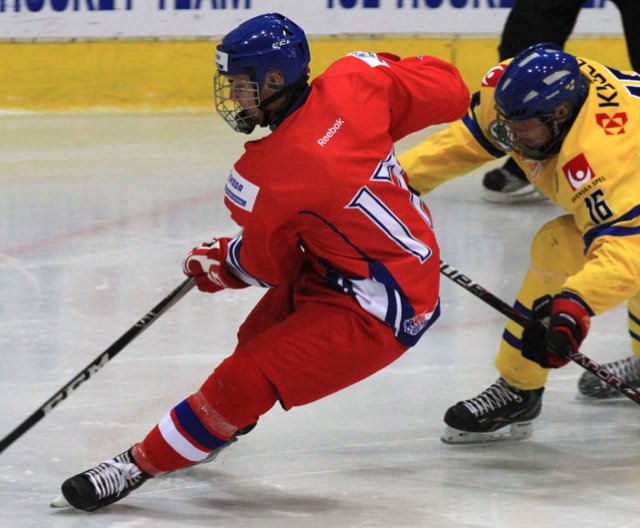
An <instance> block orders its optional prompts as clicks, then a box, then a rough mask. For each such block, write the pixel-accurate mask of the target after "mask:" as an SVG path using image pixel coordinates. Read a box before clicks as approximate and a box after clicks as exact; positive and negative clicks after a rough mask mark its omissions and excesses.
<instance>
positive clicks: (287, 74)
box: [216, 13, 311, 88]
mask: <svg viewBox="0 0 640 528" xmlns="http://www.w3.org/2000/svg"><path fill="white" fill-rule="evenodd" d="M310 59H311V56H310V54H309V44H308V43H307V37H306V36H305V34H304V31H303V30H302V28H301V27H300V26H298V25H297V24H295V23H294V22H292V21H291V20H289V19H288V18H286V17H285V16H283V15H281V14H279V13H268V14H265V15H259V16H257V17H254V18H251V19H249V20H247V21H246V22H244V23H242V24H240V25H239V26H238V27H237V28H236V29H234V30H233V31H231V32H230V33H228V34H227V35H226V36H225V37H224V38H223V39H222V43H221V44H220V45H219V46H218V47H217V49H216V67H217V68H218V71H219V72H220V73H221V74H223V75H236V74H238V73H246V74H248V75H249V78H250V79H251V80H252V81H254V82H257V83H258V87H259V88H262V87H263V86H264V84H265V77H266V74H267V73H268V72H270V71H273V70H278V71H279V72H281V73H282V75H283V77H284V86H287V85H289V84H291V83H294V82H296V81H298V80H299V79H301V78H304V79H305V80H306V79H307V78H308V76H309V61H310Z"/></svg>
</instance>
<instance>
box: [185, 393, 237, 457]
mask: <svg viewBox="0 0 640 528" xmlns="http://www.w3.org/2000/svg"><path fill="white" fill-rule="evenodd" d="M175 411H176V417H177V418H178V422H180V425H181V426H182V428H183V429H184V430H185V431H186V432H187V433H189V435H190V436H191V438H193V439H194V440H195V441H196V442H198V443H199V444H201V445H203V446H204V447H206V448H207V449H210V450H213V449H216V448H217V447H220V446H223V445H224V444H226V443H227V441H226V440H222V439H220V438H218V437H217V436H215V435H212V434H211V433H210V432H209V431H208V430H207V428H206V427H205V426H204V425H203V424H202V422H201V421H200V420H199V419H198V417H197V416H196V413H195V412H193V409H192V408H191V406H190V405H189V403H188V402H187V400H183V401H182V402H180V403H179V404H178V405H176V407H175Z"/></svg>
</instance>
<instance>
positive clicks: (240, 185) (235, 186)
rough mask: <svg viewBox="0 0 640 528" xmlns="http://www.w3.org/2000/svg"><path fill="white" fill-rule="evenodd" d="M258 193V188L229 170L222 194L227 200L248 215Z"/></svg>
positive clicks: (232, 170) (233, 170) (234, 171)
mask: <svg viewBox="0 0 640 528" xmlns="http://www.w3.org/2000/svg"><path fill="white" fill-rule="evenodd" d="M258 192H260V187H258V186H257V185H255V184H253V183H251V182H250V181H249V180H247V179H245V178H243V177H242V176H240V174H239V173H238V172H237V171H236V170H235V169H231V172H230V173H229V177H228V178H227V183H226V185H225V186H224V194H225V196H226V197H227V198H228V199H229V200H231V201H232V202H233V203H234V204H235V205H237V206H238V207H240V208H241V209H244V210H245V211H247V212H249V213H250V212H251V211H253V206H254V205H255V203H256V198H257V197H258Z"/></svg>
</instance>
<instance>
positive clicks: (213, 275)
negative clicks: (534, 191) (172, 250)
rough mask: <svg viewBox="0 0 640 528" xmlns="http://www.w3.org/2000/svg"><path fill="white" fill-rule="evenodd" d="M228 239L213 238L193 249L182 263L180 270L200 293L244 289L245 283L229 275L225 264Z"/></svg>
mask: <svg viewBox="0 0 640 528" xmlns="http://www.w3.org/2000/svg"><path fill="white" fill-rule="evenodd" d="M229 240H230V239H229V238H214V239H213V240H212V241H211V242H204V243H203V244H202V245H201V246H200V247H196V248H193V249H192V250H191V251H190V252H189V253H188V254H187V256H186V257H185V258H184V261H183V262H182V270H183V271H184V274H185V275H187V276H189V277H194V278H195V280H196V286H197V287H198V289H199V290H200V291H204V292H209V293H215V292H217V291H220V290H223V289H225V288H244V287H246V286H248V284H246V283H245V282H243V281H241V280H240V279H238V278H237V277H235V276H234V275H232V274H231V272H230V271H229V270H228V268H227V265H226V264H225V261H226V258H227V253H228V252H229Z"/></svg>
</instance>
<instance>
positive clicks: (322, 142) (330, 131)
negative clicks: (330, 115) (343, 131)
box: [316, 117, 344, 147]
mask: <svg viewBox="0 0 640 528" xmlns="http://www.w3.org/2000/svg"><path fill="white" fill-rule="evenodd" d="M342 125H344V119H342V118H341V117H339V118H338V119H336V121H335V123H333V125H331V126H330V127H329V128H328V129H327V132H326V134H325V135H324V136H322V137H321V138H319V139H318V140H316V143H317V144H318V145H320V146H321V147H324V146H325V145H326V144H327V143H329V141H331V138H332V137H333V136H335V134H336V132H337V131H338V130H340V128H341V127H342Z"/></svg>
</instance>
